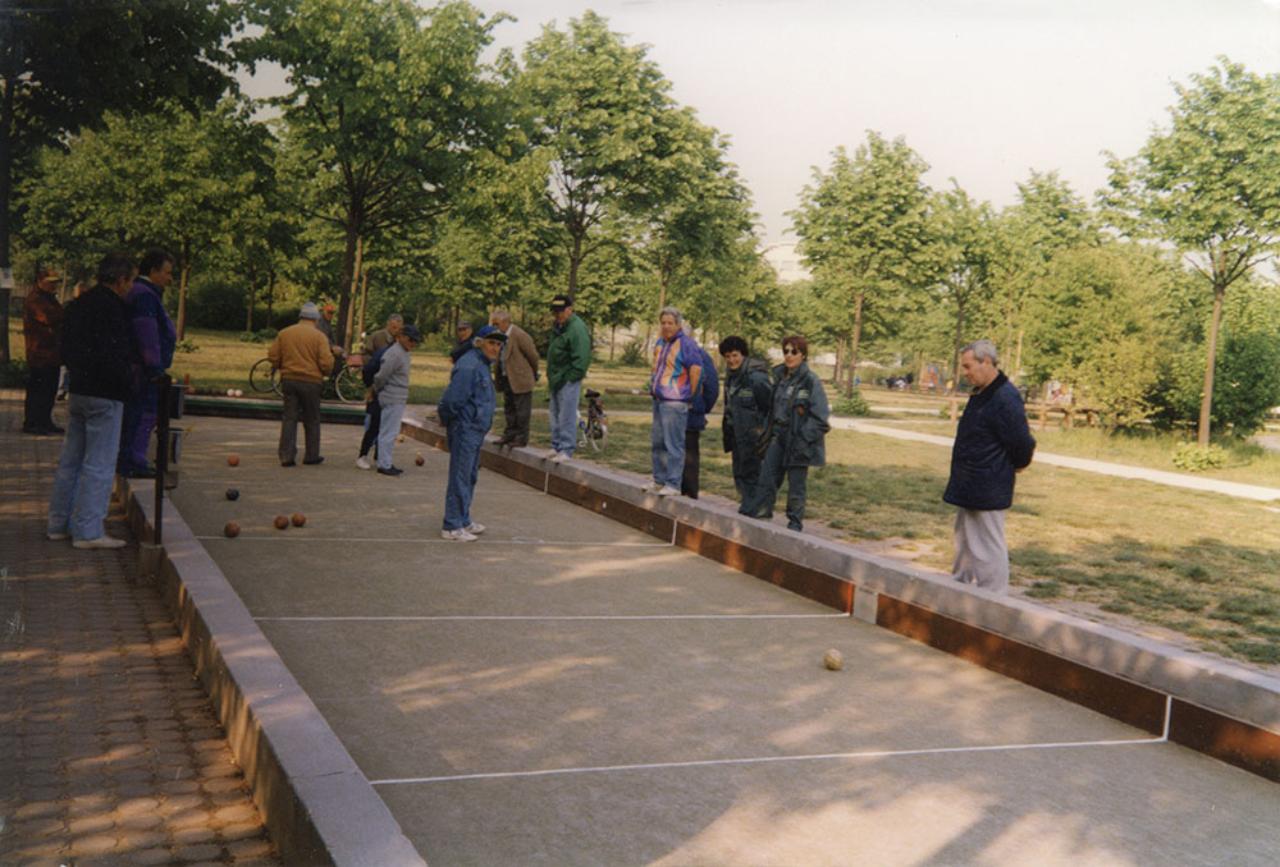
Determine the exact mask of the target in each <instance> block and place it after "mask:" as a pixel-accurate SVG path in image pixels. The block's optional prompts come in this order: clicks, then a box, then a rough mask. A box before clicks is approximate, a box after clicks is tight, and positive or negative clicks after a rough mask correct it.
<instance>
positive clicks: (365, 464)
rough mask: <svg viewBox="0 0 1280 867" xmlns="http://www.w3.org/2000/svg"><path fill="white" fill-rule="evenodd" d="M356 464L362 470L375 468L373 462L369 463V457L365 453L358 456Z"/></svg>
mask: <svg viewBox="0 0 1280 867" xmlns="http://www.w3.org/2000/svg"><path fill="white" fill-rule="evenodd" d="M356 466H357V467H359V468H360V469H362V470H371V469H373V464H371V463H369V459H368V458H367V457H365V456H364V455H361V456H360V457H358V458H356Z"/></svg>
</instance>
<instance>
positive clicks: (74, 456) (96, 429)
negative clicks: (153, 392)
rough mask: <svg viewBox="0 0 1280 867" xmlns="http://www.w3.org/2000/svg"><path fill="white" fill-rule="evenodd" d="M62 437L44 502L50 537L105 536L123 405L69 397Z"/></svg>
mask: <svg viewBox="0 0 1280 867" xmlns="http://www.w3.org/2000/svg"><path fill="white" fill-rule="evenodd" d="M67 414H68V416H69V418H68V421H67V435H66V438H65V439H64V440H63V441H62V456H61V457H60V458H58V470H57V473H56V474H55V475H54V477H53V496H52V497H50V498H49V525H48V531H49V532H50V533H70V534H71V538H73V539H76V540H80V539H98V538H101V537H102V534H103V533H104V532H105V531H104V529H103V523H104V522H105V521H106V519H107V508H108V506H109V505H110V503H111V483H112V482H113V481H114V480H115V475H116V453H117V451H118V450H119V448H120V422H121V419H122V418H123V416H124V404H123V403H122V402H121V401H118V400H108V399H107V398H105V397H88V396H87V395H82V394H73V395H71V396H70V397H69V398H68V399H67Z"/></svg>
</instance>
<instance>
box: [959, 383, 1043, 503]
mask: <svg viewBox="0 0 1280 867" xmlns="http://www.w3.org/2000/svg"><path fill="white" fill-rule="evenodd" d="M1035 450H1036V441H1035V439H1034V438H1032V436H1031V430H1030V428H1028V427H1027V413H1026V410H1025V408H1024V407H1023V405H1022V395H1020V394H1018V389H1017V388H1015V387H1014V385H1013V383H1012V382H1010V381H1009V378H1008V377H1007V376H1005V375H1004V374H1003V373H999V374H997V375H996V378H995V379H994V380H992V382H991V384H990V385H988V386H987V387H986V388H984V389H983V390H982V391H980V392H978V393H977V394H975V395H973V396H972V397H970V398H969V402H968V403H967V404H965V407H964V415H962V416H960V424H959V426H958V427H957V428H956V441H955V444H954V445H953V446H952V448H951V478H950V480H948V482H947V491H946V493H945V494H943V495H942V499H943V500H945V501H946V502H948V503H950V504H951V505H953V506H959V507H960V508H962V509H979V510H994V509H1007V508H1009V507H1010V506H1011V505H1013V480H1014V472H1015V471H1016V470H1020V469H1022V468H1023V467H1025V466H1027V465H1028V464H1030V463H1031V456H1032V455H1033V454H1035Z"/></svg>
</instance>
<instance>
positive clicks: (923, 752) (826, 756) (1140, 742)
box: [369, 737, 1168, 786]
mask: <svg viewBox="0 0 1280 867" xmlns="http://www.w3.org/2000/svg"><path fill="white" fill-rule="evenodd" d="M1167 742H1168V741H1167V739H1166V738H1163V737H1159V738H1133V739H1130V740H1108V741H1062V742H1059V743H1044V744H1002V745H997V746H986V747H929V748H924V749H918V750H868V751H865V752H853V753H815V754H812V755H799V756H759V757H755V758H746V759H704V760H701V761H692V762H653V763H649V764H636V765H598V766H596V767H585V768H553V769H550V770H545V771H494V772H491V773H482V774H451V775H448V776H439V777H402V778H391V779H386V780H370V781H369V782H370V783H371V784H372V785H375V786H399V785H406V784H409V783H450V782H457V781H461V780H501V779H513V778H517V777H551V776H560V775H566V774H602V773H610V772H617V771H655V770H668V769H674V768H706V767H715V766H719V765H762V764H772V763H776V762H816V761H840V760H850V759H885V758H897V757H902V756H932V755H947V754H952V753H998V752H1016V751H1019V750H1063V749H1079V748H1083V747H1127V746H1145V745H1150V744H1163V743H1167Z"/></svg>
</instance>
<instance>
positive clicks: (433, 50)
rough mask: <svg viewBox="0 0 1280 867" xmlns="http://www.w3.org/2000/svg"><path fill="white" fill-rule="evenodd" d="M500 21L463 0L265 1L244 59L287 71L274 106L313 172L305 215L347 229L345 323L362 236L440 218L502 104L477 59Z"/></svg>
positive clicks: (341, 292) (342, 280)
mask: <svg viewBox="0 0 1280 867" xmlns="http://www.w3.org/2000/svg"><path fill="white" fill-rule="evenodd" d="M500 20H502V19H501V18H500V17H499V18H494V19H490V20H489V21H486V20H485V19H484V16H483V15H482V14H481V13H480V12H479V11H478V10H476V9H475V8H474V7H472V6H470V5H469V4H467V3H465V2H446V3H442V4H440V5H438V6H435V7H433V8H431V9H429V10H423V9H420V8H418V6H416V5H415V4H414V3H412V2H410V0H269V2H263V3H261V4H260V8H259V12H258V14H257V15H256V17H255V21H256V23H258V24H259V25H260V26H261V27H262V28H263V31H262V34H261V35H260V36H258V37H256V38H255V39H254V40H252V41H251V42H250V43H249V44H248V45H247V46H246V48H245V50H244V52H243V55H242V56H244V57H245V58H246V59H247V60H249V61H250V62H251V63H256V62H258V61H263V60H270V61H274V62H276V63H279V64H280V65H281V66H283V67H284V68H285V69H286V70H287V73H288V82H289V85H290V87H291V90H290V92H289V93H288V94H287V95H286V96H284V97H281V98H279V99H277V100H274V101H273V102H274V103H275V104H276V105H278V106H279V107H280V108H281V109H282V110H283V115H284V121H285V123H286V125H287V134H286V138H287V141H288V142H289V145H290V147H292V148H295V149H297V150H298V151H300V152H301V154H303V155H305V160H306V162H305V164H306V166H307V170H308V172H309V173H310V175H311V177H312V182H311V184H310V185H309V190H308V195H307V196H306V197H304V198H303V205H304V207H305V208H306V215H307V216H309V217H311V218H313V219H318V220H323V221H326V222H328V223H331V224H332V225H334V226H336V227H337V228H338V229H339V230H340V232H341V235H342V242H343V252H342V264H341V270H340V274H339V276H338V282H337V285H336V286H333V287H332V289H333V294H334V295H335V296H336V297H337V298H338V299H339V306H338V321H339V322H340V323H348V322H349V321H350V318H351V311H352V304H353V300H354V296H355V291H354V290H355V287H356V284H357V281H358V279H359V276H360V262H359V259H360V257H361V256H362V254H363V250H364V246H365V244H366V243H367V242H368V241H369V239H370V238H372V237H374V236H376V235H377V234H378V233H379V232H385V231H389V230H402V229H408V228H411V227H413V226H415V225H420V224H422V223H423V222H425V221H428V220H430V219H432V218H434V217H436V216H438V215H440V214H442V213H444V212H445V211H446V210H447V208H448V207H449V204H450V201H451V199H452V197H453V196H454V194H455V193H456V192H457V191H458V189H459V188H460V187H461V185H462V183H463V179H464V177H465V176H466V173H467V170H468V168H469V166H470V162H471V154H472V152H473V151H474V150H475V149H477V148H478V147H481V146H482V145H483V144H484V142H485V140H486V137H487V135H488V133H489V129H490V127H491V125H492V124H493V123H494V121H495V117H494V116H493V114H494V108H495V106H496V105H497V101H496V89H495V88H494V87H493V86H492V83H491V82H490V81H489V80H488V79H487V77H486V71H487V67H486V66H485V65H484V64H482V63H481V60H480V55H481V52H482V51H483V50H484V49H485V48H486V47H487V46H488V45H489V43H490V41H491V30H492V28H493V26H494V24H495V23H497V21H500Z"/></svg>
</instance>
